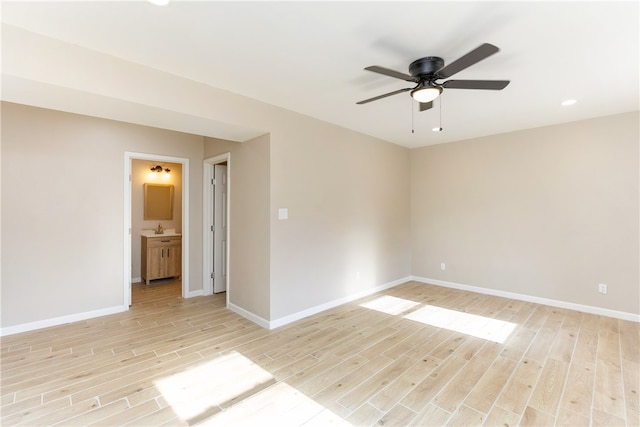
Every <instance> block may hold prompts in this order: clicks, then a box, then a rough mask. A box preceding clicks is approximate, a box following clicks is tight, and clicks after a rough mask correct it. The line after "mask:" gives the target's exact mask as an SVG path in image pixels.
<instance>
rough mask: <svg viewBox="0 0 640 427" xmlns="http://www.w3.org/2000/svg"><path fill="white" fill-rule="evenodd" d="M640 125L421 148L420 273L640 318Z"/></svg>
mask: <svg viewBox="0 0 640 427" xmlns="http://www.w3.org/2000/svg"><path fill="white" fill-rule="evenodd" d="M638 129H639V121H638V113H637V112H634V113H628V114H621V115H616V116H611V117H603V118H597V119H593V120H585V121H580V122H574V123H568V124H563V125H557V126H550V127H544V128H539V129H532V130H525V131H520V132H514V133H508V134H503V135H495V136H490V137H486V138H478V139H473V140H468V141H460V142H455V143H450V144H443V145H436V146H431V147H425V148H421V149H416V150H413V151H412V154H411V171H412V172H411V186H412V190H411V201H412V205H411V206H412V207H411V218H412V241H413V243H412V245H413V267H412V270H413V274H414V275H416V276H419V277H425V278H430V279H437V280H443V281H449V282H454V283H458V284H464V285H473V286H480V287H485V288H491V289H495V290H501V291H508V292H515V293H519V294H524V295H531V296H537V297H542V298H548V299H554V300H560V301H565V302H572V303H576V304H584V305H589V306H595V307H601V308H606V309H611V310H618V311H623V312H627V313H636V314H637V313H639V312H640V310H639V307H638V306H639V300H640V294H639V288H640V286H639V283H640V278H639V257H640V254H639V230H638V221H639V218H640V213H639V187H638V185H639V184H638V181H639V176H638V170H639V167H638V162H639V150H638V144H639V142H638V141H639V139H640V138H639V135H638ZM441 262H445V263H446V270H445V271H442V270H440V263H441ZM599 283H605V284H607V285H608V287H609V292H608V294H607V295H601V294H599V293H598V290H597V287H598V284H599Z"/></svg>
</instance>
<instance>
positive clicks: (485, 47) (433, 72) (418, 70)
mask: <svg viewBox="0 0 640 427" xmlns="http://www.w3.org/2000/svg"><path fill="white" fill-rule="evenodd" d="M499 50H500V49H498V48H497V47H496V46H494V45H492V44H489V43H484V44H482V45H480V46H478V47H477V48H475V49H474V50H472V51H471V52H469V53H467V54H466V55H464V56H462V57H461V58H458V59H457V60H455V61H453V62H452V63H451V64H449V65H446V66H445V63H444V59H442V58H440V57H439V56H427V57H424V58H420V59H418V60H416V61H413V62H412V63H411V64H410V65H409V73H410V74H411V75H409V74H405V73H401V72H399V71H395V70H390V69H388V68H384V67H380V66H378V65H372V66H370V67H366V68H365V70H367V71H372V72H374V73H378V74H384V75H385V76H389V77H393V78H396V79H401V80H405V81H408V82H413V83H416V84H417V86H415V87H414V88H404V89H399V90H395V91H393V92H389V93H385V94H383V95H378V96H375V97H373V98H369V99H365V100H363V101H360V102H357V104H360V105H361V104H367V103H369V102H372V101H377V100H378V99H382V98H386V97H388V96H392V95H397V94H399V93H403V92H408V91H411V97H412V98H413V99H415V100H416V101H418V102H419V103H420V111H425V110H429V109H430V108H432V107H433V102H432V101H433V100H434V99H436V98H437V97H438V96H440V94H441V93H442V91H443V89H482V90H502V89H504V88H505V87H507V85H508V84H509V80H447V81H444V82H442V83H438V82H437V81H436V80H442V79H446V78H449V77H451V76H452V75H454V74H456V73H458V72H460V71H462V70H464V69H466V68H468V67H470V66H472V65H474V64H475V63H477V62H480V61H482V60H483V59H485V58H487V57H489V56H491V55H493V54H494V53H496V52H498V51H499Z"/></svg>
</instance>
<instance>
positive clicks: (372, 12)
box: [2, 0, 640, 147]
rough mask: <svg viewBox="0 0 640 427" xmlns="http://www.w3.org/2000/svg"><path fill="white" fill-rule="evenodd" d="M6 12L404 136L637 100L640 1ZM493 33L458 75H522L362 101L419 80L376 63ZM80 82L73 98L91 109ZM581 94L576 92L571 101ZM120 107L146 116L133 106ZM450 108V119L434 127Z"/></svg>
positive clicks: (26, 5) (480, 128) (12, 19)
mask: <svg viewBox="0 0 640 427" xmlns="http://www.w3.org/2000/svg"><path fill="white" fill-rule="evenodd" d="M2 22H3V23H7V24H10V25H11V26H14V27H19V28H22V29H25V30H28V31H30V32H34V33H37V34H41V35H44V36H47V37H51V38H54V39H57V40H61V41H64V42H68V43H71V44H75V45H79V46H82V47H86V48H89V49H93V50H96V51H98V52H102V53H105V54H108V55H112V56H115V57H118V58H121V59H124V60H127V61H131V62H134V63H136V64H140V65H146V66H148V67H152V68H155V69H158V70H162V71H166V72H169V73H172V74H175V75H178V76H183V77H185V78H188V79H191V80H195V81H198V82H201V83H205V84H208V85H211V86H213V87H217V88H221V89H225V90H228V91H231V92H235V93H237V94H241V95H244V96H248V97H251V98H254V99H257V100H260V101H263V102H266V103H269V104H273V105H277V106H280V107H283V108H286V109H289V110H293V111H297V112H300V113H303V114H306V115H309V116H312V117H316V118H318V119H321V120H324V121H327V122H331V123H335V124H337V125H340V126H343V127H346V128H349V129H353V130H356V131H359V132H362V133H365V134H368V135H372V136H375V137H378V138H381V139H384V140H387V141H390V142H393V143H396V144H400V145H403V146H406V147H418V146H425V145H430V144H437V143H443V142H449V141H455V140H461V139H468V138H473V137H478V136H484V135H491V134H498V133H504V132H509V131H514V130H518V129H526V128H533V127H540V126H545V125H550V124H557V123H562V122H568V121H575V120H581V119H585V118H591V117H597V116H604V115H610V114H617V113H621V112H627V111H634V110H638V109H639V98H640V88H639V80H640V77H639V76H640V70H639V51H640V47H639V39H640V37H639V36H640V29H639V7H638V2H637V1H627V2H614V1H604V2H577V1H568V2H540V1H537V2H515V1H514V2H483V1H473V2H417V1H414V2H398V1H393V2H364V1H360V2H304V1H298V2H294V1H290V2H270V1H260V2H244V1H237V2H204V1H199V2H186V1H178V0H173V1H172V2H171V3H170V4H169V5H168V6H164V7H158V6H153V5H151V4H149V3H147V2H145V1H137V2H116V1H111V2H90V1H85V2H53V1H51V2H36V3H32V2H24V1H21V2H7V1H3V2H2ZM485 42H488V43H492V44H494V45H496V46H498V47H499V48H500V49H501V51H500V52H498V53H497V54H495V55H493V56H491V57H489V58H487V59H485V60H484V61H482V62H480V63H478V64H476V65H474V66H472V67H470V68H468V69H466V70H464V71H462V72H460V73H458V74H456V75H455V77H454V78H455V79H488V80H492V79H497V80H502V79H506V80H511V84H510V85H509V86H508V87H507V88H506V89H504V90H502V91H479V90H457V89H447V90H445V92H444V94H443V95H442V97H441V100H442V104H441V117H440V105H439V104H438V102H439V101H436V103H435V108H433V109H432V110H429V111H426V112H419V111H417V109H416V104H415V103H413V104H412V101H411V98H410V96H409V94H408V93H403V94H399V95H395V96H393V97H389V98H386V99H383V100H379V101H376V102H372V103H369V104H366V105H356V102H357V101H360V100H363V99H367V98H370V97H373V96H376V95H380V94H383V93H386V92H390V91H393V90H396V89H400V88H403V87H409V86H411V85H412V84H410V83H407V82H404V81H402V80H397V79H393V78H390V77H386V76H382V75H379V74H375V73H372V72H368V71H364V70H363V68H364V67H366V66H369V65H380V66H383V67H386V68H391V69H395V70H398V71H401V72H403V73H408V69H407V67H408V64H409V63H410V62H412V61H413V60H415V59H418V58H421V57H424V56H441V57H443V58H444V59H445V62H446V63H450V62H452V61H453V60H455V59H457V58H459V57H460V56H462V55H464V54H466V53H467V52H469V51H470V50H472V49H474V48H476V47H477V46H479V45H480V44H482V43H485ZM3 43H5V40H4V37H3ZM13 77H14V78H7V79H3V92H4V91H5V90H6V91H8V92H11V87H10V86H11V84H12V82H14V81H20V82H21V84H22V85H23V86H24V83H25V81H24V80H20V79H19V78H18V79H16V78H15V77H20V76H13ZM27 92H29V97H30V98H29V99H28V100H27V98H25V103H35V101H34V100H33V98H34V97H36V98H37V96H38V91H37V88H34V89H33V90H31V91H27V90H26V89H25V88H24V87H20V88H19V90H18V89H17V88H16V89H15V90H14V91H13V93H14V99H13V100H14V101H16V99H15V98H16V97H17V98H18V99H17V101H20V99H19V98H20V95H15V94H16V93H18V94H20V93H27ZM78 95H79V94H77V93H75V94H74V97H73V98H69V99H67V102H71V101H70V100H72V101H73V102H75V103H76V106H75V108H76V111H78V110H80V111H81V109H82V102H83V101H82V96H78ZM42 96H44V93H43V94H42ZM569 98H573V99H577V101H578V102H577V103H576V104H575V105H574V106H572V107H562V106H561V105H560V103H561V102H562V101H563V100H565V99H569ZM3 99H4V98H3ZM412 105H413V108H414V113H413V119H412V110H411V108H412ZM146 107H147V108H148V106H146ZM140 108H145V106H144V105H141V106H140ZM114 110H115V108H114ZM114 113H115V112H114ZM105 114H107V113H105ZM119 114H120V115H115V114H114V116H113V117H114V118H117V119H119V120H123V119H124V120H128V121H131V122H136V116H137V115H136V113H135V112H133V111H132V112H131V115H130V117H128V118H123V117H122V112H119ZM107 115H108V114H107ZM215 119H216V118H215V117H212V118H209V119H206V118H196V117H192V118H190V119H185V118H178V119H176V120H174V121H180V122H182V123H187V124H186V125H183V128H182V129H179V130H183V131H189V130H190V129H191V128H190V127H189V126H191V124H189V123H192V124H193V130H192V132H193V133H198V134H211V133H215V127H211V128H210V129H209V130H207V126H209V125H210V123H208V122H207V121H206V120H210V121H212V122H215ZM440 119H441V121H442V127H443V128H444V132H441V133H434V132H432V131H431V128H433V127H436V126H438V125H439V122H440ZM202 120H204V122H203V121H202ZM412 120H413V122H414V124H413V127H414V129H415V133H412V132H411V129H412ZM171 122H172V121H171V120H168V119H167V118H166V117H164V118H163V120H162V121H159V122H158V123H157V124H156V125H157V126H158V127H167V126H166V125H163V124H162V123H171ZM144 124H149V123H144ZM185 126H186V127H187V128H186V129H185V128H184V127H185ZM209 136H217V135H209Z"/></svg>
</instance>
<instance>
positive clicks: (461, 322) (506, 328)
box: [404, 305, 517, 344]
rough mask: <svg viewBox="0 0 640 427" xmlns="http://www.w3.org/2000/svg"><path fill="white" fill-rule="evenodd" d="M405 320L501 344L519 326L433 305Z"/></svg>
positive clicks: (408, 316) (411, 314)
mask: <svg viewBox="0 0 640 427" xmlns="http://www.w3.org/2000/svg"><path fill="white" fill-rule="evenodd" d="M404 318H405V319H409V320H414V321H416V322H420V323H424V324H426V325H431V326H435V327H438V328H444V329H448V330H450V331H455V332H460V333H463V334H466V335H472V336H474V337H478V338H482V339H485V340H489V341H494V342H497V343H500V344H502V343H504V342H505V340H506V339H507V338H508V337H509V335H511V332H513V330H514V329H515V327H516V326H517V325H516V324H515V323H511V322H505V321H503V320H498V319H492V318H490V317H485V316H478V315H476V314H470V313H464V312H462V311H456V310H449V309H447V308H442V307H436V306H433V305H426V306H424V307H421V308H419V309H418V310H416V311H414V312H412V313H409V314H407V315H406V316H404Z"/></svg>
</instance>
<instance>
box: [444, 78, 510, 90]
mask: <svg viewBox="0 0 640 427" xmlns="http://www.w3.org/2000/svg"><path fill="white" fill-rule="evenodd" d="M508 84H509V80H447V81H446V82H444V83H442V87H445V88H447V89H486V90H501V89H504V88H505V87H507V85H508Z"/></svg>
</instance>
